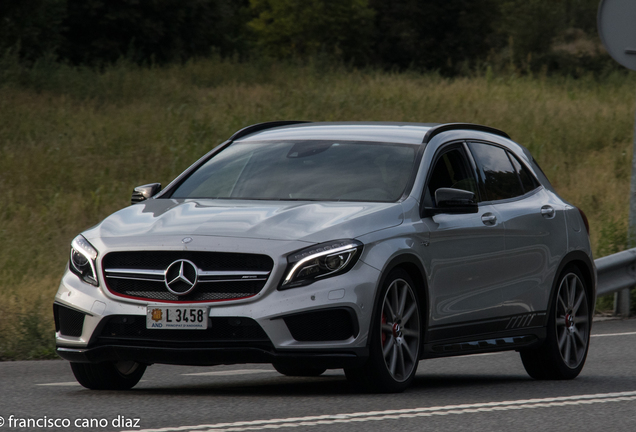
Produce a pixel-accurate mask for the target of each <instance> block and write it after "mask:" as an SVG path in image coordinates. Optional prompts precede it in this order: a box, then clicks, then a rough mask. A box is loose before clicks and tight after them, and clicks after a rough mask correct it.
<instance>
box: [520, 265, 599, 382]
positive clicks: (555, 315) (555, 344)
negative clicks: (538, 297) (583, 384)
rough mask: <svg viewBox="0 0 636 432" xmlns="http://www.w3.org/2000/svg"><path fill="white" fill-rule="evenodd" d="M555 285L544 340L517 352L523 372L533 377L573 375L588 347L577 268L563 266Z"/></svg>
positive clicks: (587, 317) (586, 310) (586, 303)
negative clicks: (533, 347)
mask: <svg viewBox="0 0 636 432" xmlns="http://www.w3.org/2000/svg"><path fill="white" fill-rule="evenodd" d="M556 287H557V288H556V290H555V294H554V298H553V300H552V307H551V309H550V312H549V313H548V326H547V336H546V340H545V342H544V343H543V344H542V345H541V346H540V347H539V348H536V349H531V350H523V351H521V353H520V354H521V361H522V362H523V366H524V367H525V369H526V372H528V375H530V376H531V377H532V378H534V379H537V380H566V379H574V378H576V377H577V376H578V375H579V373H581V370H582V369H583V365H584V364H585V359H586V358H587V352H588V349H589V346H590V328H591V321H592V316H591V313H592V309H591V308H590V298H589V290H588V289H587V288H588V287H587V286H586V285H585V279H584V278H583V275H582V274H581V271H580V270H579V269H578V268H576V267H567V268H565V269H564V270H563V272H562V273H561V276H560V278H559V280H558V283H557V285H556Z"/></svg>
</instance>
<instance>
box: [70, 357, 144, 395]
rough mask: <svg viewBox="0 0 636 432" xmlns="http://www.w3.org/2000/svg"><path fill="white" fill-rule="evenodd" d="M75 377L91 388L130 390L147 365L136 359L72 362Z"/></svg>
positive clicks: (139, 378)
mask: <svg viewBox="0 0 636 432" xmlns="http://www.w3.org/2000/svg"><path fill="white" fill-rule="evenodd" d="M71 370H72V371H73V374H74V375H75V379H77V382H79V383H80V384H81V385H83V386H84V387H86V388H88V389H91V390H129V389H131V388H133V387H134V386H135V385H136V384H137V383H138V382H139V380H141V377H142V376H143V375H144V372H145V371H146V365H142V364H140V363H137V362H134V361H120V362H105V363H71Z"/></svg>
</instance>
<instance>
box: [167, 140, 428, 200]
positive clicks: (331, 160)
mask: <svg viewBox="0 0 636 432" xmlns="http://www.w3.org/2000/svg"><path fill="white" fill-rule="evenodd" d="M417 148H418V146H416V145H411V144H388V143H375V142H373V143H369V142H352V141H344V142H334V141H282V142H272V141H267V142H239V143H234V144H231V145H230V146H229V147H227V148H226V149H224V150H223V151H221V152H219V153H217V154H216V155H214V156H213V157H212V158H211V159H210V160H209V161H207V162H206V163H205V164H203V165H202V166H201V167H199V168H198V169H197V170H196V171H195V172H194V173H193V174H191V175H190V176H189V177H188V178H187V179H186V180H185V181H184V182H183V183H182V184H181V185H180V186H179V187H178V188H177V189H176V190H175V191H174V193H172V196H171V198H225V199H261V200H299V201H301V200H318V201H380V202H391V201H397V200H398V199H399V198H400V197H401V196H402V193H403V192H404V189H405V188H406V186H407V183H408V180H409V178H410V176H411V173H412V171H413V166H414V162H415V155H416V151H417Z"/></svg>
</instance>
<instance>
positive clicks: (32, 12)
mask: <svg viewBox="0 0 636 432" xmlns="http://www.w3.org/2000/svg"><path fill="white" fill-rule="evenodd" d="M65 16H66V0H2V1H0V52H1V53H4V52H6V50H7V49H9V48H14V49H17V48H18V47H19V49H20V52H19V53H18V55H19V56H20V57H21V58H22V59H25V60H28V61H32V60H36V59H38V58H39V57H41V56H42V55H44V54H46V53H51V52H55V51H56V50H57V49H58V48H59V46H60V44H61V42H62V36H61V32H62V22H63V21H64V18H65Z"/></svg>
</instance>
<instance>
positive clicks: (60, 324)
mask: <svg viewBox="0 0 636 432" xmlns="http://www.w3.org/2000/svg"><path fill="white" fill-rule="evenodd" d="M53 316H54V319H55V331H59V332H60V334H61V335H63V336H72V337H80V336H81V335H82V329H83V328H84V317H85V316H86V315H85V314H83V313H82V312H78V311H76V310H73V309H69V308H67V307H64V306H62V305H59V304H57V303H54V304H53Z"/></svg>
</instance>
